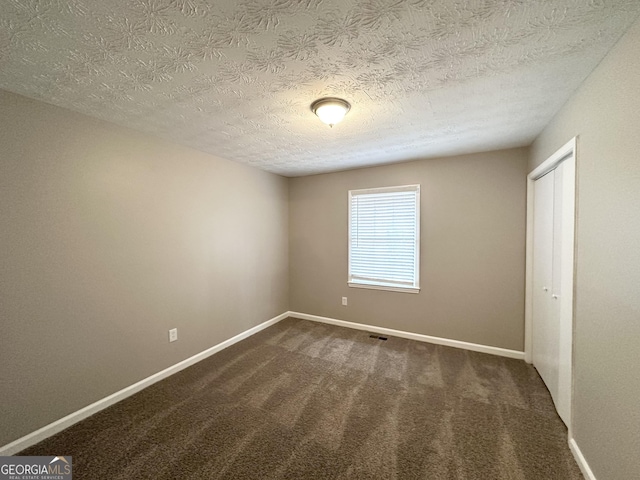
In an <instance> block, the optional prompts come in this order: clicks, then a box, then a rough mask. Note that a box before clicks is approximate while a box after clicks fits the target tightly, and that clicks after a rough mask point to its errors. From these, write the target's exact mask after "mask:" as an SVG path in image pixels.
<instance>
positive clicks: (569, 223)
mask: <svg viewBox="0 0 640 480" xmlns="http://www.w3.org/2000/svg"><path fill="white" fill-rule="evenodd" d="M577 144H578V137H574V138H572V139H571V140H569V141H568V142H567V143H566V144H564V145H563V146H562V147H561V148H560V149H559V150H558V151H557V152H555V153H554V154H553V155H551V156H550V157H549V158H547V159H546V160H545V161H544V162H542V163H541V164H540V165H539V166H538V167H536V168H535V169H534V170H533V171H532V172H531V173H529V175H527V238H526V270H525V272H526V273H525V310H524V359H525V361H526V362H527V363H532V362H533V205H534V182H535V181H536V180H537V179H539V178H540V177H542V176H543V175H545V174H546V173H548V172H550V171H551V170H553V169H554V168H556V167H557V166H558V165H559V164H560V163H561V162H565V164H564V170H563V179H562V182H563V183H562V236H563V238H566V239H567V241H566V242H563V243H562V264H561V275H560V283H561V290H562V292H563V294H562V295H560V298H559V300H560V324H561V325H571V346H572V347H571V350H572V352H571V356H570V357H571V365H570V367H569V368H570V378H571V385H570V387H569V392H568V393H569V397H570V398H569V408H570V415H569V418H572V414H571V412H572V411H573V409H572V408H571V406H572V403H573V402H572V399H573V343H574V331H575V323H574V296H575V294H574V279H575V262H574V259H575V225H576V214H575V212H576V153H577V152H576V151H577ZM566 322H568V323H566ZM561 328H562V327H561ZM561 348H562V345H561ZM572 423H573V421H570V422H569V425H567V427H568V429H569V434H570V435H569V436H571V430H572V428H571V426H572V425H571V424H572Z"/></svg>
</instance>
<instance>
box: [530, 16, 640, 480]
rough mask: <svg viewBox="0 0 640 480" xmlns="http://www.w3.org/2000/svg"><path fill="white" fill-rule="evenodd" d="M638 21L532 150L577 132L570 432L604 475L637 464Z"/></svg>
mask: <svg viewBox="0 0 640 480" xmlns="http://www.w3.org/2000/svg"><path fill="white" fill-rule="evenodd" d="M639 46H640V21H638V22H636V23H635V24H634V25H633V26H632V28H631V29H630V30H629V31H628V32H627V34H626V35H625V36H624V37H623V38H622V40H621V41H620V42H619V43H618V44H617V45H616V47H615V48H614V49H613V50H612V51H611V52H610V53H609V55H608V56H607V57H606V58H605V59H604V60H603V61H602V63H601V64H600V65H599V66H598V68H597V69H596V70H595V71H594V73H592V74H591V76H590V77H589V78H588V79H587V80H586V81H585V83H584V84H583V85H582V87H581V88H580V89H579V90H578V91H577V93H576V94H575V95H574V96H573V98H572V99H571V100H570V101H569V102H568V103H567V104H566V105H565V106H564V107H563V108H562V110H561V111H560V112H559V113H558V114H557V116H556V117H555V118H554V120H553V121H552V122H551V123H550V125H549V126H548V127H546V128H545V130H544V131H543V132H542V134H541V135H540V136H539V137H538V139H537V140H536V141H535V143H534V144H533V147H532V149H531V160H530V165H529V168H530V169H533V168H534V167H535V166H537V165H539V164H540V163H541V162H543V161H544V160H545V159H546V158H547V157H548V156H549V155H551V154H552V153H553V152H554V151H555V150H556V149H558V148H559V147H560V146H562V145H563V144H564V143H565V142H566V141H568V140H569V139H570V138H572V137H573V136H576V135H578V136H579V137H578V153H577V189H578V194H577V195H578V198H577V203H578V219H577V231H576V234H577V239H576V241H577V251H576V262H577V277H576V305H575V339H574V341H575V353H574V355H575V357H574V362H575V372H574V389H575V390H574V412H573V415H574V436H575V439H576V442H577V443H578V446H579V447H580V449H581V450H582V453H583V454H584V455H585V457H586V459H587V462H588V463H589V465H590V466H591V468H592V470H593V472H594V473H595V476H596V478H598V480H623V479H624V480H626V479H631V478H638V472H639V471H640V456H639V452H640V374H639V373H638V366H639V365H640V346H639V343H638V342H639V340H640V134H639V133H638V132H640V55H639V54H638V52H639Z"/></svg>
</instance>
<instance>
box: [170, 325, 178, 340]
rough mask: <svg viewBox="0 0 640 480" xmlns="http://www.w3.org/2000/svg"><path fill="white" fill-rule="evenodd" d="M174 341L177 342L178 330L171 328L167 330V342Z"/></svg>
mask: <svg viewBox="0 0 640 480" xmlns="http://www.w3.org/2000/svg"><path fill="white" fill-rule="evenodd" d="M176 340H178V329H177V328H172V329H171V330H169V342H175V341H176Z"/></svg>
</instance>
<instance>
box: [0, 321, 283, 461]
mask: <svg viewBox="0 0 640 480" xmlns="http://www.w3.org/2000/svg"><path fill="white" fill-rule="evenodd" d="M288 316H289V312H285V313H283V314H280V315H278V316H277V317H274V318H272V319H271V320H267V321H266V322H264V323H261V324H260V325H257V326H255V327H253V328H250V329H249V330H246V331H244V332H242V333H240V334H238V335H236V336H235V337H232V338H230V339H228V340H225V341H224V342H222V343H219V344H217V345H215V346H213V347H211V348H208V349H207V350H205V351H203V352H200V353H197V354H195V355H194V356H193V357H189V358H187V359H186V360H183V361H181V362H179V363H176V364H175V365H173V366H171V367H169V368H165V369H164V370H162V371H161V372H158V373H156V374H154V375H151V376H150V377H147V378H145V379H143V380H140V381H139V382H137V383H134V384H133V385H130V386H128V387H126V388H123V389H122V390H120V391H118V392H115V393H113V394H111V395H109V396H108V397H105V398H103V399H101V400H98V401H97V402H95V403H92V404H91V405H87V406H86V407H84V408H82V409H80V410H78V411H76V412H73V413H71V414H69V415H67V416H66V417H63V418H61V419H59V420H56V421H55V422H53V423H50V424H49V425H45V426H44V427H42V428H40V429H38V430H36V431H35V432H32V433H29V434H28V435H25V436H24V437H21V438H19V439H17V440H15V441H13V442H11V443H9V444H7V445H4V446H3V447H0V455H13V454H15V453H17V452H20V451H22V450H24V449H25V448H28V447H30V446H32V445H35V444H36V443H38V442H41V441H42V440H44V439H45V438H48V437H50V436H52V435H55V434H56V433H58V432H61V431H62V430H64V429H66V428H69V427H70V426H71V425H73V424H75V423H78V422H79V421H81V420H84V419H85V418H87V417H90V416H91V415H93V414H94V413H97V412H99V411H100V410H104V409H105V408H107V407H109V406H111V405H113V404H114V403H117V402H119V401H121V400H124V399H125V398H127V397H130V396H131V395H133V394H134V393H137V392H139V391H140V390H143V389H144V388H147V387H148V386H150V385H153V384H154V383H156V382H159V381H160V380H162V379H164V378H167V377H169V376H171V375H173V374H174V373H178V372H179V371H180V370H184V369H185V368H187V367H190V366H191V365H193V364H195V363H198V362H199V361H201V360H204V359H205V358H207V357H209V356H211V355H213V354H214V353H217V352H219V351H220V350H224V349H225V348H227V347H230V346H231V345H233V344H234V343H237V342H239V341H240V340H244V339H245V338H247V337H250V336H251V335H253V334H255V333H258V332H259V331H260V330H264V329H265V328H267V327H270V326H271V325H274V324H276V323H278V322H279V321H280V320H283V319H285V318H287V317H288Z"/></svg>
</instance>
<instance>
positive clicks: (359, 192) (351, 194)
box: [347, 184, 421, 293]
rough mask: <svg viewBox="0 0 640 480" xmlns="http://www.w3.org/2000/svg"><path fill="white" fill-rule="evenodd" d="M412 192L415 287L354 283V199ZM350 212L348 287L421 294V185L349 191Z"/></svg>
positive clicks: (348, 223)
mask: <svg viewBox="0 0 640 480" xmlns="http://www.w3.org/2000/svg"><path fill="white" fill-rule="evenodd" d="M406 191H412V192H415V193H416V216H415V229H416V233H415V245H414V248H415V255H414V284H413V286H394V285H390V284H387V285H385V284H384V282H377V283H376V282H371V283H369V282H364V281H362V280H360V281H354V280H353V278H352V273H351V244H352V236H351V230H352V225H351V220H352V205H353V197H354V196H357V195H367V194H376V193H393V192H406ZM348 203H349V212H348V219H347V229H348V253H347V264H348V265H347V285H348V286H349V287H353V288H365V289H371V290H386V291H390V292H402V293H419V292H420V228H421V227H420V184H412V185H399V186H391V187H376V188H363V189H358V190H349V192H348Z"/></svg>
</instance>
